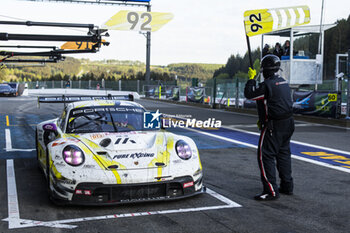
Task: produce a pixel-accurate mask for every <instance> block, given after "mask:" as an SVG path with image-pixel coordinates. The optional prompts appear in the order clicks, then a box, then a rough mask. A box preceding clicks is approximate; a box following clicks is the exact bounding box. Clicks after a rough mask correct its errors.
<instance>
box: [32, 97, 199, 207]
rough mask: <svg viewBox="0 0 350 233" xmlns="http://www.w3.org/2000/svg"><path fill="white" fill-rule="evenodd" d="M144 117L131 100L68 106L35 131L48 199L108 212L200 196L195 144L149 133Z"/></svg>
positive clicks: (173, 136)
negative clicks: (104, 207) (116, 207)
mask: <svg viewBox="0 0 350 233" xmlns="http://www.w3.org/2000/svg"><path fill="white" fill-rule="evenodd" d="M47 99H50V98H46V101H45V100H44V99H43V100H42V101H40V100H39V101H40V102H50V101H47ZM51 99H52V98H51ZM73 99H74V98H73ZM78 99H83V97H80V98H78ZM52 102H60V101H56V98H54V101H52ZM61 102H67V101H66V98H65V100H64V101H61ZM144 113H145V109H144V107H143V106H141V105H140V104H138V103H135V102H132V101H126V100H89V101H78V102H72V103H69V104H67V105H66V107H65V109H64V111H63V113H62V114H61V116H60V117H59V118H57V119H53V120H49V121H45V122H42V123H40V124H38V125H37V127H36V145H37V158H38V161H39V165H40V167H41V168H42V170H43V171H44V174H45V176H46V178H47V187H48V190H49V196H50V198H51V199H52V200H53V201H54V202H56V203H68V204H81V205H85V204H86V205H104V204H117V203H123V202H138V201H153V200H167V199H177V198H183V197H187V196H192V195H195V194H199V193H201V192H202V191H203V186H202V166H201V162H200V157H199V153H198V149H197V147H196V144H195V143H194V141H193V140H192V139H191V138H189V137H185V136H180V135H175V134H173V133H170V132H166V131H164V130H162V129H160V130H157V129H147V128H145V127H144Z"/></svg>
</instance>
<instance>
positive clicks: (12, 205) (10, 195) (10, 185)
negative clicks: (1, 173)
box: [6, 159, 19, 228]
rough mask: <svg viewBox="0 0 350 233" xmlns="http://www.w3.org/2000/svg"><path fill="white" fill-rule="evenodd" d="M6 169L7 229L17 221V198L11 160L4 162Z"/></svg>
mask: <svg viewBox="0 0 350 233" xmlns="http://www.w3.org/2000/svg"><path fill="white" fill-rule="evenodd" d="M6 167H7V169H6V170H7V202H8V214H9V228H13V227H14V226H13V221H11V220H14V219H19V208H18V198H17V187H16V178H15V170H14V166H13V160H12V159H9V160H6Z"/></svg>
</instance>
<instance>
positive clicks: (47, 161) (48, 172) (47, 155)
mask: <svg viewBox="0 0 350 233" xmlns="http://www.w3.org/2000/svg"><path fill="white" fill-rule="evenodd" d="M49 163H50V162H49V152H48V150H47V149H46V187H47V195H48V198H49V199H50V200H51V199H52V192H51V188H50V186H51V180H50V165H49Z"/></svg>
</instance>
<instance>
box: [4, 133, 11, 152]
mask: <svg viewBox="0 0 350 233" xmlns="http://www.w3.org/2000/svg"><path fill="white" fill-rule="evenodd" d="M5 141H6V151H9V150H12V142H11V131H10V129H5Z"/></svg>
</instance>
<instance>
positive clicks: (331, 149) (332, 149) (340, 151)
mask: <svg viewBox="0 0 350 233" xmlns="http://www.w3.org/2000/svg"><path fill="white" fill-rule="evenodd" d="M221 127H222V128H226V129H232V130H236V131H238V132H242V133H247V134H252V135H257V136H260V134H259V133H256V132H251V131H248V130H243V129H237V128H234V127H231V126H221ZM290 142H292V143H295V144H298V145H302V146H309V147H314V148H316V149H320V150H329V151H332V152H336V153H342V154H346V155H350V152H349V151H344V150H338V149H334V148H330V147H324V146H318V145H314V144H310V143H306V142H299V141H295V140H291V141H290Z"/></svg>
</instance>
